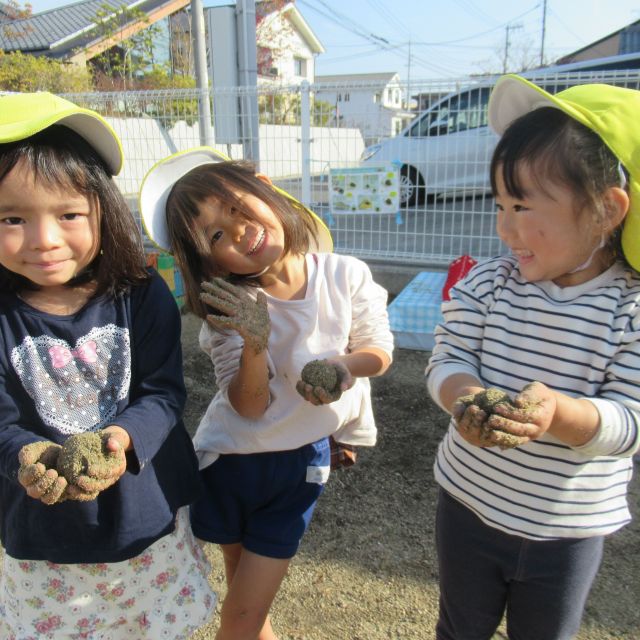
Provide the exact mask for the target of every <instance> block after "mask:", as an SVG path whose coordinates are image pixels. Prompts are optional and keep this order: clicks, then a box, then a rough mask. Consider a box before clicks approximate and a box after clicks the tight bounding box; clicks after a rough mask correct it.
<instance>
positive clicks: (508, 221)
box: [496, 210, 514, 241]
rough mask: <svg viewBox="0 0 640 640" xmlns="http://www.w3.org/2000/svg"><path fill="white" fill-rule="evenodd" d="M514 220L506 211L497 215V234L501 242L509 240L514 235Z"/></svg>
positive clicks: (501, 211) (500, 211)
mask: <svg viewBox="0 0 640 640" xmlns="http://www.w3.org/2000/svg"><path fill="white" fill-rule="evenodd" d="M513 228H514V225H513V218H512V216H510V215H509V214H508V213H507V212H506V211H503V210H499V211H498V212H497V214H496V232H497V234H498V236H499V237H500V239H501V240H503V241H504V240H507V239H508V238H509V236H510V235H511V234H512V233H513Z"/></svg>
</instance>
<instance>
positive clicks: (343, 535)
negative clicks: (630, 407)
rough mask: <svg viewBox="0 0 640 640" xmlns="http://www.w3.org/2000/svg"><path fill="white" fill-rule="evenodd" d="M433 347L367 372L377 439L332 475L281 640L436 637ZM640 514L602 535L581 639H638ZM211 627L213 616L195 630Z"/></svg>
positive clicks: (194, 372) (282, 614)
mask: <svg viewBox="0 0 640 640" xmlns="http://www.w3.org/2000/svg"><path fill="white" fill-rule="evenodd" d="M199 329H200V321H199V320H197V319H196V318H195V317H193V316H191V315H183V347H184V357H185V375H186V379H187V387H188V390H189V402H188V406H187V413H186V422H187V426H188V428H189V430H190V431H193V430H194V429H195V427H196V426H197V423H198V419H199V418H200V416H201V415H202V414H203V413H204V410H205V408H206V406H207V404H208V402H209V401H210V399H211V397H212V395H213V393H214V391H215V385H214V376H213V365H212V364H211V362H210V361H209V359H208V358H207V357H206V356H205V355H204V354H203V353H202V352H201V351H200V349H199V347H198V331H199ZM428 355H429V354H428V353H427V352H424V351H410V350H405V349H398V350H396V353H395V360H394V363H393V365H392V367H391V369H390V370H389V372H388V373H387V374H386V375H385V376H384V377H382V378H376V379H373V380H372V385H373V402H374V411H375V413H376V418H377V423H378V429H379V438H378V444H377V446H376V447H374V448H372V449H366V448H360V449H359V457H358V462H357V464H356V465H355V466H354V467H351V468H350V469H344V470H340V471H337V472H333V473H332V475H331V478H330V479H329V483H328V485H327V488H326V490H325V493H324V495H323V496H322V497H321V499H320V501H319V503H318V506H317V508H316V513H315V515H314V518H313V521H312V523H311V526H310V528H309V531H308V533H307V535H306V536H305V538H304V540H303V542H302V546H301V549H300V551H299V553H298V555H297V556H296V558H295V559H294V560H293V562H292V564H291V568H290V570H289V575H288V576H287V578H286V580H285V582H284V584H283V586H282V589H281V590H280V593H279V594H278V596H277V599H276V601H275V603H274V605H273V608H272V614H273V624H274V628H275V630H276V632H277V633H278V634H279V638H280V640H329V639H331V640H396V639H402V640H427V639H429V638H433V637H434V633H433V629H434V625H435V620H436V616H437V609H438V569H437V563H436V558H435V550H434V511H435V500H436V494H437V488H436V483H435V481H434V480H433V474H432V465H433V461H434V456H435V452H436V448H437V445H438V443H439V441H440V439H441V438H442V436H443V434H444V432H445V429H446V426H447V422H448V417H447V416H446V415H445V414H444V413H443V412H442V411H441V410H440V409H439V408H438V407H437V406H435V405H434V404H433V402H431V400H430V399H429V397H428V395H427V392H426V389H425V384H424V378H423V372H424V368H425V365H426V362H427V358H428ZM636 471H638V463H636ZM629 502H630V506H631V511H632V513H633V514H634V516H636V517H637V516H640V481H639V480H638V477H637V473H636V475H635V476H634V479H633V481H632V484H631V489H630V496H629ZM639 522H640V521H639V520H638V519H635V520H634V522H632V523H631V524H630V525H628V526H627V527H625V528H624V529H622V530H621V531H619V532H617V533H615V534H613V535H611V536H609V538H608V539H607V542H606V545H605V555H604V560H603V563H602V567H601V570H600V573H599V575H598V577H597V579H596V582H595V585H594V587H593V590H592V592H591V595H590V598H589V601H588V604H587V609H586V613H585V617H584V621H583V626H582V630H581V632H580V634H579V635H578V637H577V640H614V639H615V640H638V639H639V638H640V606H639V604H638V603H640V524H639ZM206 550H207V555H208V556H209V558H210V560H211V562H212V565H213V571H212V574H211V582H212V584H213V585H214V588H215V589H216V590H217V592H218V594H219V598H220V601H222V599H223V597H224V593H225V586H224V576H223V567H222V558H221V556H220V554H219V551H218V550H217V548H216V547H215V546H213V545H207V548H206ZM218 606H219V605H218ZM214 635H215V621H214V623H213V624H212V625H210V626H209V627H207V628H204V629H201V630H200V631H199V632H198V633H196V634H195V635H194V636H193V637H194V639H196V638H197V639H199V640H203V639H205V638H206V639H210V638H213V636H214ZM504 637H506V636H504ZM541 640H544V639H542V638H541Z"/></svg>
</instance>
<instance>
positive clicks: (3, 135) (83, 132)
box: [0, 91, 124, 176]
mask: <svg viewBox="0 0 640 640" xmlns="http://www.w3.org/2000/svg"><path fill="white" fill-rule="evenodd" d="M54 124H59V125H63V126H65V127H68V128H69V129H72V130H73V131H75V132H76V133H77V134H78V135H79V136H81V137H82V138H84V139H85V140H86V141H87V142H88V143H89V144H90V145H91V146H92V147H93V148H94V149H95V151H96V152H97V153H98V155H99V156H100V157H101V158H102V159H103V160H104V162H105V164H106V165H107V168H108V169H109V171H110V172H111V174H112V175H114V176H115V175H117V174H118V173H120V170H121V169H122V164H123V162H124V154H123V152H122V145H121V144H120V139H119V138H118V135H117V134H116V132H115V131H114V130H113V128H112V127H111V125H110V124H109V123H108V122H107V121H106V120H105V119H104V118H103V117H102V116H101V115H99V114H98V113H96V112H95V111H92V110H91V109H83V108H82V107H79V106H78V105H76V104H74V103H73V102H69V100H65V99H64V98H61V97H60V96H56V95H54V94H52V93H48V92H47V91H38V92H36V93H7V94H3V95H0V143H5V142H16V141H18V140H24V139H25V138H30V137H31V136H32V135H34V134H36V133H39V132H40V131H43V130H44V129H47V128H48V127H50V126H52V125H54Z"/></svg>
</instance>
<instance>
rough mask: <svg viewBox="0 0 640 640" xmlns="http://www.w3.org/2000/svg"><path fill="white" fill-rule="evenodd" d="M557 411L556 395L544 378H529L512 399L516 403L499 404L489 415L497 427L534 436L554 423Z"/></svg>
mask: <svg viewBox="0 0 640 640" xmlns="http://www.w3.org/2000/svg"><path fill="white" fill-rule="evenodd" d="M555 411H556V396H555V395H554V393H553V392H552V391H551V389H549V387H547V386H546V385H544V384H543V383H542V382H530V383H529V384H527V385H525V386H524V387H523V388H522V391H521V392H520V393H519V394H518V395H517V396H516V397H515V398H514V399H513V404H512V405H511V406H509V405H500V406H498V407H496V410H495V413H494V414H493V415H492V416H491V417H490V418H489V424H490V426H491V427H492V428H494V429H501V430H503V431H508V432H509V433H511V434H513V435H514V436H519V437H523V438H527V439H528V440H535V439H536V438H539V437H540V436H541V435H543V434H544V433H546V431H547V430H548V429H549V427H550V426H551V422H552V421H553V417H554V415H555Z"/></svg>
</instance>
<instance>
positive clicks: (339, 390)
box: [296, 358, 355, 406]
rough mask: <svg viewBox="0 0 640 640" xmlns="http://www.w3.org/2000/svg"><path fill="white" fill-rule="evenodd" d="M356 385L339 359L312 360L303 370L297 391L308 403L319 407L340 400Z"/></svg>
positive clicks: (297, 384) (297, 383)
mask: <svg viewBox="0 0 640 640" xmlns="http://www.w3.org/2000/svg"><path fill="white" fill-rule="evenodd" d="M323 369H324V372H323ZM327 374H329V375H328V376H327ZM327 378H329V379H327ZM354 383H355V379H354V377H353V376H352V375H351V372H350V371H349V369H348V368H347V367H346V365H345V364H343V363H342V362H341V361H340V360H339V359H338V358H335V359H331V358H327V359H325V360H312V361H311V362H309V363H307V364H306V365H305V367H304V368H303V369H302V373H301V379H300V380H298V382H296V391H297V392H298V393H299V394H300V395H301V396H302V397H303V398H304V399H305V400H306V401H307V402H310V403H311V404H313V405H316V406H318V405H322V404H330V403H332V402H335V401H336V400H338V399H340V397H341V396H342V394H343V392H345V391H347V390H349V389H351V387H353V385H354ZM327 387H329V388H327Z"/></svg>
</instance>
